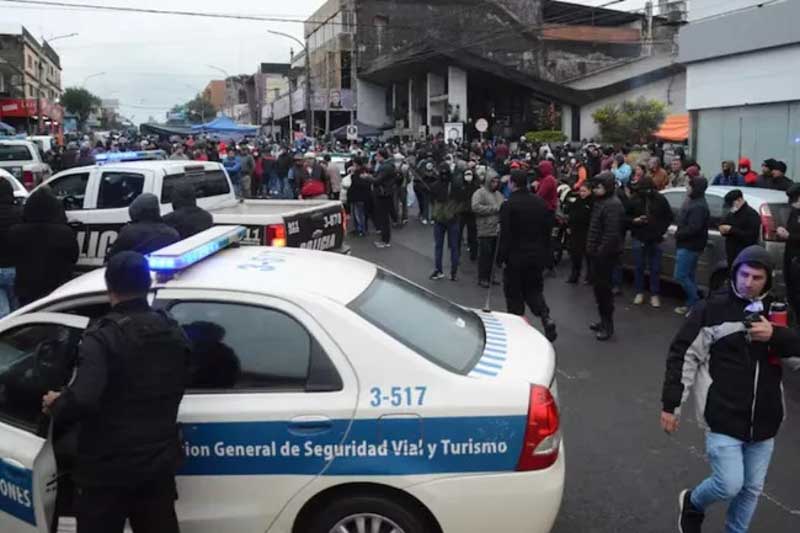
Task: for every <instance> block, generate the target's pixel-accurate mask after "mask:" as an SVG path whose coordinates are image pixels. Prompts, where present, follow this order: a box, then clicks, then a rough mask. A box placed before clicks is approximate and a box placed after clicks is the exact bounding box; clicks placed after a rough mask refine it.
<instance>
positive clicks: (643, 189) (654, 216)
mask: <svg viewBox="0 0 800 533" xmlns="http://www.w3.org/2000/svg"><path fill="white" fill-rule="evenodd" d="M634 189H635V190H634V194H633V196H632V197H631V199H630V200H629V202H628V207H629V210H628V217H629V218H630V221H631V226H630V227H631V236H632V237H633V238H634V239H636V240H638V241H641V242H644V243H651V242H661V241H663V240H664V234H665V233H666V232H667V229H668V228H669V225H670V224H672V219H673V216H672V209H670V207H669V202H668V201H667V199H666V198H664V196H663V195H662V194H661V193H659V192H658V191H657V190H656V188H655V185H654V184H653V180H652V179H651V178H642V181H641V182H640V183H639V185H638V187H635V188H634ZM643 216H644V217H647V219H646V222H639V223H637V222H634V221H635V220H636V219H637V218H639V217H643Z"/></svg>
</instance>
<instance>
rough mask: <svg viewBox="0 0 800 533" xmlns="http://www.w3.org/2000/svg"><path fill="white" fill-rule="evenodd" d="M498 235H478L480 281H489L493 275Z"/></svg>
mask: <svg viewBox="0 0 800 533" xmlns="http://www.w3.org/2000/svg"><path fill="white" fill-rule="evenodd" d="M496 246H497V237H478V281H488V282H491V281H492V280H491V279H490V278H491V276H492V261H494V249H495V247H496Z"/></svg>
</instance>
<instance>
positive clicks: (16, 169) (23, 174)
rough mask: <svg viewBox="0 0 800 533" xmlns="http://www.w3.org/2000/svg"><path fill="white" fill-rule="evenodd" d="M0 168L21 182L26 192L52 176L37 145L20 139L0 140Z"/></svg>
mask: <svg viewBox="0 0 800 533" xmlns="http://www.w3.org/2000/svg"><path fill="white" fill-rule="evenodd" d="M0 168H2V169H4V170H5V171H6V172H8V173H9V174H11V175H12V176H14V177H15V178H16V179H17V180H19V181H20V182H22V184H23V185H24V186H25V188H27V189H28V190H30V189H33V188H34V187H35V186H36V185H38V184H39V183H41V182H42V180H45V179H47V178H49V177H50V175H51V174H52V170H51V169H50V165H48V164H47V163H45V162H44V160H42V154H41V153H40V152H39V148H38V147H37V145H36V144H35V143H34V142H32V141H27V140H22V139H2V140H0Z"/></svg>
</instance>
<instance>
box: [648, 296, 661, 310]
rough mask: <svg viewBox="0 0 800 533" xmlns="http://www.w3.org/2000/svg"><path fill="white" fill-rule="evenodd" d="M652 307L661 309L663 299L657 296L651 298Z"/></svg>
mask: <svg viewBox="0 0 800 533" xmlns="http://www.w3.org/2000/svg"><path fill="white" fill-rule="evenodd" d="M650 307H654V308H656V309H658V308H659V307H661V298H659V297H658V296H656V295H653V296H651V297H650Z"/></svg>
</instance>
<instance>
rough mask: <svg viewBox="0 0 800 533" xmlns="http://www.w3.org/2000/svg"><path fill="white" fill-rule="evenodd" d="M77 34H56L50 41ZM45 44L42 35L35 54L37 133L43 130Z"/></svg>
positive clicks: (45, 41) (45, 40)
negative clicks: (37, 67) (36, 58)
mask: <svg viewBox="0 0 800 533" xmlns="http://www.w3.org/2000/svg"><path fill="white" fill-rule="evenodd" d="M77 35H78V34H77V33H69V34H67V35H58V36H56V37H53V38H51V39H50V42H51V43H52V42H53V41H57V40H58V39H68V38H70V37H75V36H77ZM47 44H48V43H47V39H45V38H44V36H42V46H41V47H40V48H39V53H38V54H37V55H38V56H39V83H38V86H39V87H38V88H37V89H36V113H37V115H39V125H38V127H37V130H38V131H37V132H36V133H38V134H41V133H42V131H43V130H44V113H43V112H42V111H43V109H42V108H43V107H44V106H43V105H42V83H43V80H42V72H43V71H44V59H45V54H44V47H45V46H47Z"/></svg>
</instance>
